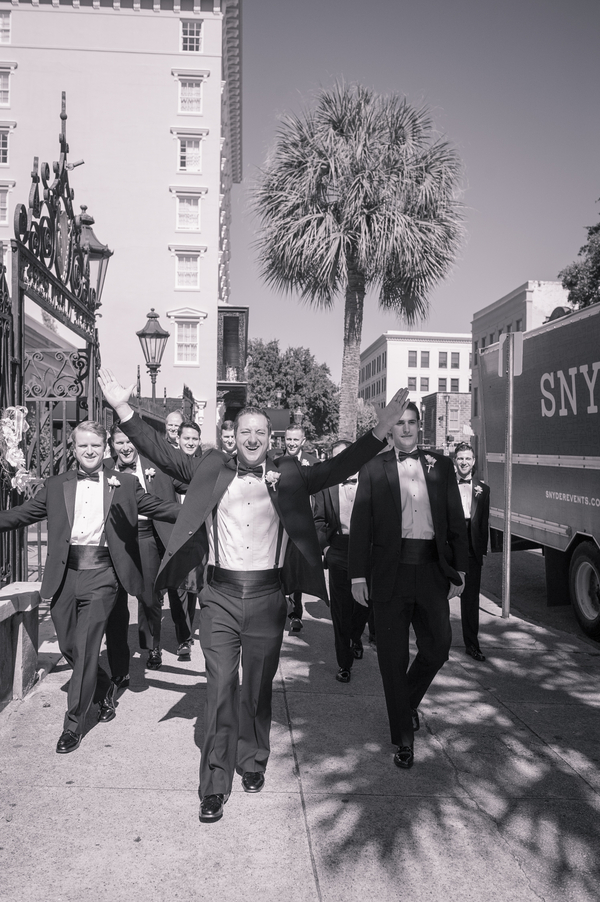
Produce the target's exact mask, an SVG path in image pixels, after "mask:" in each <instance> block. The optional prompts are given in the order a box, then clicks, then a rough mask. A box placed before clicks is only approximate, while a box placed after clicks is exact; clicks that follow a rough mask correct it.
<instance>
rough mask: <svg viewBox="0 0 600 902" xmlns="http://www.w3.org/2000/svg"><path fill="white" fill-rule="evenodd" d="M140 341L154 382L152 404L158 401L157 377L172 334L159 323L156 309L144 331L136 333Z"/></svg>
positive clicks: (151, 311) (152, 312)
mask: <svg viewBox="0 0 600 902" xmlns="http://www.w3.org/2000/svg"><path fill="white" fill-rule="evenodd" d="M136 335H137V337H138V338H139V340H140V344H141V346H142V351H143V352H144V359H145V361H146V368H147V370H148V372H149V373H150V380H151V382H152V403H154V402H155V401H156V377H157V375H158V371H159V369H160V364H161V361H162V357H163V354H164V353H165V348H166V346H167V341H168V340H169V335H170V333H169V332H167V331H166V330H165V329H163V328H162V326H161V325H160V323H159V321H158V313H155V311H154V307H152V309H151V310H150V313H149V314H148V321H147V323H146V325H145V326H144V328H143V329H140V331H139V332H136Z"/></svg>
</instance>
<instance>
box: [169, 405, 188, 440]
mask: <svg viewBox="0 0 600 902" xmlns="http://www.w3.org/2000/svg"><path fill="white" fill-rule="evenodd" d="M184 419H185V417H184V416H183V414H182V412H181V411H180V410H172V411H171V413H169V414H167V416H166V419H165V435H166V437H167V441H168V443H169V444H170V445H173V447H174V448H178V447H179V427H180V426H181V424H182V423H183V421H184Z"/></svg>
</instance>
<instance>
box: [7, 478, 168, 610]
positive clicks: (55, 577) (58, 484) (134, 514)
mask: <svg viewBox="0 0 600 902" xmlns="http://www.w3.org/2000/svg"><path fill="white" fill-rule="evenodd" d="M111 476H114V477H115V478H116V479H118V481H119V485H118V486H115V487H114V488H112V487H111V486H109V484H108V479H109V478H110V477H111ZM76 490H77V471H76V470H68V471H67V472H66V473H61V475H60V476H51V477H50V478H49V479H47V480H46V482H45V483H44V485H43V486H42V487H41V488H40V490H39V491H38V493H37V495H36V496H35V497H34V498H31V499H30V500H29V501H25V503H24V504H20V505H19V506H18V507H13V508H11V510H8V511H1V512H0V532H6V531H7V530H9V529H19V528H20V527H22V526H29V525H30V524H31V523H37V522H38V521H39V520H46V519H47V520H48V554H47V556H46V564H45V567H44V576H43V579H42V587H41V595H42V598H52V596H53V595H54V594H55V593H56V592H57V591H58V589H59V588H60V585H61V583H62V581H63V577H64V575H65V570H66V569H67V559H68V556H69V547H70V541H71V530H72V527H73V517H74V513H75V493H76ZM180 511H181V506H180V505H179V504H177V503H171V502H167V501H161V500H160V499H159V498H155V497H153V496H152V495H150V494H148V493H147V492H144V490H143V488H142V487H141V485H140V484H139V482H138V480H137V477H136V476H133V475H132V474H130V473H118V472H117V471H116V470H114V469H111V468H109V467H105V472H104V530H105V535H106V544H107V546H108V550H109V551H110V557H111V560H112V563H113V566H114V568H115V572H116V574H117V578H118V580H119V582H120V583H121V585H122V586H123V588H124V589H125V590H126V591H127V592H128V594H129V595H141V594H142V592H143V590H144V580H143V576H142V565H141V561H140V552H139V546H138V541H137V524H138V514H144V515H145V516H146V517H151V518H152V519H157V520H166V521H168V522H170V523H174V522H175V520H176V519H177V515H178V514H179V512H180Z"/></svg>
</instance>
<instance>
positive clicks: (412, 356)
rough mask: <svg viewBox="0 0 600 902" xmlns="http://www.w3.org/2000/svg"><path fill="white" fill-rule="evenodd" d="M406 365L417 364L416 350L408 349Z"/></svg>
mask: <svg viewBox="0 0 600 902" xmlns="http://www.w3.org/2000/svg"><path fill="white" fill-rule="evenodd" d="M408 365H409V366H416V365H417V352H416V351H409V352H408Z"/></svg>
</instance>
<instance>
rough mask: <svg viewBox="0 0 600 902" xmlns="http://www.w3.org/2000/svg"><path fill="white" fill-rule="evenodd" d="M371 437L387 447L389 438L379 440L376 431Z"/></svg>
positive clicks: (373, 431)
mask: <svg viewBox="0 0 600 902" xmlns="http://www.w3.org/2000/svg"><path fill="white" fill-rule="evenodd" d="M371 435H372V436H373V438H374V439H377V441H378V442H381V444H382V445H387V436H386V438H377V436H376V435H375V430H374V429H371ZM365 582H366V580H365Z"/></svg>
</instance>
